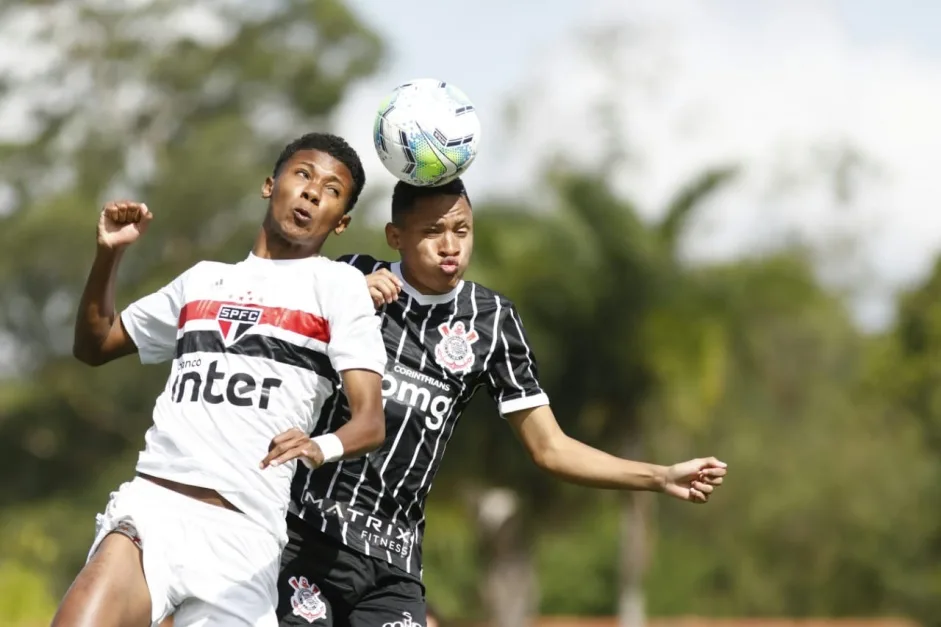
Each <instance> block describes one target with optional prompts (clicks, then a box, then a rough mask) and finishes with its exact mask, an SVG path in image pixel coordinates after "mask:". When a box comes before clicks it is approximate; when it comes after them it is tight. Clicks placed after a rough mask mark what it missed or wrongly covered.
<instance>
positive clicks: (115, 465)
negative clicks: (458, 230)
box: [0, 0, 941, 625]
mask: <svg viewBox="0 0 941 627" xmlns="http://www.w3.org/2000/svg"><path fill="white" fill-rule="evenodd" d="M197 4H199V5H201V6H202V5H205V7H207V8H210V9H212V10H214V11H217V12H219V14H220V15H221V16H223V18H224V20H223V21H224V25H225V26H224V28H222V29H221V30H220V31H219V32H217V33H214V34H209V35H205V36H199V37H197V36H194V35H191V34H187V33H185V32H183V33H179V32H177V31H175V30H174V29H173V28H171V27H170V25H172V23H173V20H174V19H175V18H174V16H175V15H176V13H175V12H176V11H177V10H178V8H179V4H178V3H176V2H171V1H169V0H153V1H151V2H144V3H121V4H109V3H102V2H94V1H92V0H82V1H76V2H72V3H68V4H57V3H34V2H28V1H26V0H11V1H10V2H7V3H5V4H4V5H3V6H2V7H0V22H2V21H4V20H6V21H12V20H16V19H21V18H22V16H23V15H26V12H28V11H30V10H34V9H35V8H36V7H35V6H34V5H40V8H41V9H42V10H43V11H44V15H45V20H44V21H43V22H42V24H41V26H38V27H37V28H39V29H40V31H39V33H38V37H39V38H40V39H41V40H43V41H46V42H48V46H49V47H50V54H53V55H55V58H56V59H57V60H58V62H56V63H52V64H50V66H49V69H48V71H44V72H40V73H37V74H31V75H29V76H28V77H20V78H19V79H12V78H11V79H9V80H6V81H5V82H3V83H2V84H0V98H3V97H4V94H7V93H13V92H14V91H17V90H19V91H20V92H22V91H23V90H27V91H29V92H30V93H35V94H42V95H43V97H42V98H39V99H37V101H36V102H37V107H38V109H37V115H38V117H39V119H40V120H41V129H40V132H38V133H37V134H36V136H35V137H34V138H33V139H31V140H30V141H28V142H26V143H8V144H5V145H0V191H2V192H3V194H0V196H2V197H3V198H5V199H8V200H9V202H8V203H7V206H6V207H5V209H4V210H3V211H2V212H0V347H2V355H3V360H2V361H3V362H5V366H4V367H3V368H2V376H0V435H2V437H0V472H2V476H3V477H4V481H3V482H2V483H0V616H2V617H3V619H2V621H0V622H3V624H9V625H31V624H41V623H43V622H44V621H47V620H48V618H49V617H50V616H51V613H52V612H53V611H54V609H55V606H56V604H57V600H58V598H60V596H61V594H62V593H63V592H64V590H65V588H66V587H67V586H68V584H69V582H70V581H71V579H72V577H73V576H74V575H75V573H76V572H77V570H78V569H79V568H80V566H81V564H82V563H83V560H84V558H85V553H86V551H87V547H88V543H89V542H90V540H91V536H92V531H93V526H94V514H95V513H96V512H97V511H99V510H100V509H101V508H102V507H103V505H104V503H105V500H106V498H107V495H108V492H109V491H110V490H112V489H114V488H115V487H116V486H117V485H118V484H119V483H120V482H121V481H122V480H124V479H126V478H128V477H129V476H130V474H131V473H132V470H133V464H134V461H135V458H136V452H137V450H138V449H139V447H140V446H141V443H142V436H143V433H144V431H145V429H146V428H147V426H148V425H149V423H150V410H151V407H152V403H153V399H154V396H155V393H156V392H157V391H158V390H159V389H160V388H161V386H162V385H163V382H164V377H165V369H164V368H163V367H141V366H137V365H133V366H128V365H127V364H126V363H119V364H111V365H108V366H106V367H103V368H100V369H89V368H85V367H82V366H80V365H79V364H78V363H77V362H75V361H74V360H73V359H72V358H71V356H70V354H69V348H70V341H71V328H72V321H73V316H74V311H75V306H76V303H77V299H78V296H79V293H80V290H81V286H82V283H83V280H84V276H85V273H86V270H87V268H88V265H89V262H90V260H91V255H92V253H93V244H92V242H93V240H92V232H93V225H94V222H95V219H96V214H97V211H98V207H99V206H100V204H101V203H102V201H103V200H104V199H106V198H110V197H114V196H116V195H121V196H133V197H135V198H140V199H143V200H145V201H146V202H147V203H148V204H149V206H150V207H151V208H152V209H153V211H154V213H155V215H156V220H155V222H154V224H153V226H152V228H151V230H150V232H149V233H148V236H147V237H146V238H145V240H143V241H142V242H141V243H140V244H139V245H137V246H135V248H134V249H133V251H132V252H131V254H129V255H128V256H127V260H126V263H125V265H124V266H123V268H122V276H121V285H120V289H119V300H120V304H121V305H123V304H126V303H128V302H129V301H130V300H132V299H133V298H135V297H137V296H139V295H142V294H144V293H146V292H149V291H151V290H154V289H155V288H157V287H159V286H161V285H163V284H164V283H165V282H167V281H168V280H169V279H170V278H172V277H173V276H174V275H176V274H177V273H179V272H181V271H182V270H184V269H185V268H187V267H189V266H190V265H192V264H193V263H195V262H196V261H197V260H200V259H203V258H213V259H221V260H236V259H239V258H240V257H242V256H244V255H245V254H246V252H247V250H248V249H249V247H250V245H251V242H252V238H253V236H254V233H255V230H256V229H257V228H258V224H259V220H260V217H261V215H262V213H263V211H264V206H263V204H262V202H261V201H260V199H259V198H258V191H259V188H260V185H261V183H262V181H263V179H264V177H265V176H266V174H267V173H268V171H269V169H270V168H271V166H272V164H273V162H274V159H275V157H276V155H277V152H278V151H279V150H280V148H281V147H282V145H283V144H284V143H286V142H287V141H289V140H290V139H291V138H293V137H294V136H296V135H298V134H300V133H301V132H305V131H308V130H313V129H329V119H330V118H329V116H330V114H331V112H333V111H334V109H335V108H336V107H337V106H338V104H339V103H340V102H341V101H342V100H343V99H344V97H345V96H346V94H347V93H348V91H349V90H350V89H351V87H353V86H355V84H356V83H357V81H359V80H361V79H363V78H364V77H367V76H369V75H371V74H372V73H373V72H375V71H377V69H378V68H379V67H380V65H381V61H382V59H383V55H384V54H385V52H384V47H383V44H382V42H381V41H380V40H379V38H378V37H377V35H376V34H375V33H373V32H371V31H370V30H369V29H368V28H367V27H365V26H364V25H363V24H362V23H361V22H360V21H359V19H358V18H357V17H356V15H354V14H353V13H352V12H351V11H350V10H349V8H348V7H346V6H345V5H344V4H343V2H342V1H341V0H312V1H304V2H301V1H299V0H294V1H289V0H282V1H279V2H268V3H265V4H264V7H262V6H261V5H256V4H254V3H252V4H246V3H240V2H210V1H208V0H206V1H203V2H199V3H197ZM42 5H47V6H42ZM142 33H147V34H149V35H150V36H147V37H142ZM174 33H176V34H174ZM369 123H370V121H369V120H363V124H369ZM747 167H748V164H747V163H742V164H716V165H715V168H714V169H709V170H707V171H704V172H702V173H700V174H698V175H696V176H694V177H692V178H691V180H690V181H689V182H688V184H686V185H683V186H681V187H680V188H679V189H677V190H676V193H675V194H674V196H673V199H672V200H671V201H670V202H669V203H668V204H667V205H666V206H665V207H661V208H652V209H656V211H652V212H651V211H647V210H646V209H651V208H644V209H645V210H644V211H641V208H638V207H637V206H636V205H635V203H634V202H632V200H631V199H630V198H629V197H625V196H624V195H623V194H621V193H618V192H617V191H615V189H614V185H613V181H611V180H610V177H609V176H608V175H607V174H605V173H604V172H602V173H600V174H599V173H597V172H589V171H585V170H582V169H579V168H577V167H574V166H565V165H560V162H558V161H554V160H549V159H547V160H546V163H545V168H544V175H543V183H544V185H543V186H542V187H541V190H540V194H539V196H538V200H533V201H531V202H528V201H522V200H518V199H506V198H498V197H486V196H485V197H483V198H477V197H476V195H475V196H474V198H475V211H476V220H477V223H476V238H477V240H476V256H475V262H474V266H473V268H472V271H471V273H470V276H469V278H471V279H474V280H479V281H481V282H484V283H485V284H487V285H488V286H491V287H493V288H495V289H498V290H499V291H501V292H503V293H505V294H507V295H508V296H509V297H510V298H512V299H513V300H514V301H515V302H516V303H517V305H518V307H519V310H520V312H521V313H522V316H523V319H524V320H525V322H526V325H527V328H528V330H529V333H530V336H531V339H532V343H533V346H534V347H535V349H536V351H537V355H538V356H539V360H540V372H541V376H542V379H543V382H544V384H545V387H546V388H547V390H548V392H549V394H550V397H551V398H552V400H553V407H554V408H555V410H556V413H557V415H558V416H559V418H560V421H561V422H562V424H563V426H564V428H565V429H566V431H567V432H569V433H570V434H572V435H574V436H576V437H578V438H581V439H584V440H585V441H587V442H589V443H592V444H594V445H597V446H600V447H602V448H604V449H606V450H609V451H612V452H614V453H619V454H624V455H630V456H634V457H640V458H644V459H649V460H658V461H662V462H667V461H674V460H680V459H685V458H688V457H691V456H700V455H711V454H715V455H717V456H719V457H721V458H722V459H723V460H725V461H726V462H728V463H729V465H730V467H731V469H732V470H733V474H732V477H731V479H730V481H729V482H728V484H727V486H726V487H725V488H723V490H722V492H721V493H720V494H719V495H718V496H717V498H716V499H715V500H714V502H712V503H710V504H709V505H708V506H707V507H690V506H685V505H684V504H680V503H674V502H669V501H667V500H665V499H659V498H649V495H639V496H635V497H631V496H630V495H618V494H614V493H605V492H593V491H588V490H584V489H578V488H573V487H570V486H565V485H562V484H560V483H558V482H555V481H552V480H551V479H549V478H548V477H545V476H543V475H541V474H540V473H539V472H538V471H537V470H536V469H535V468H534V467H533V466H532V465H531V464H530V462H529V461H528V459H527V458H526V456H525V454H524V453H523V451H522V449H521V448H520V447H519V445H518V444H517V443H516V441H515V440H514V438H513V436H512V434H511V432H510V430H509V429H508V428H507V427H506V425H504V424H503V423H502V420H501V419H500V418H499V416H498V415H497V413H496V411H495V409H494V408H493V406H492V403H491V402H490V400H489V399H487V398H484V397H483V396H481V397H479V398H478V399H477V400H475V402H474V403H473V405H472V406H471V408H470V410H469V411H468V412H467V414H466V415H465V417H464V418H463V423H464V424H462V425H461V426H460V427H459V428H458V430H457V433H456V436H455V438H454V440H453V442H452V443H451V445H450V447H449V454H448V456H447V458H446V460H445V462H444V467H443V469H442V472H441V475H440V476H439V477H438V478H437V480H436V484H435V490H434V491H433V493H432V495H433V496H432V499H431V503H430V505H429V514H428V533H427V538H426V541H425V555H426V568H425V578H426V583H427V585H428V594H429V598H430V599H431V600H432V602H433V603H434V604H435V605H436V606H438V607H439V609H440V610H441V611H442V613H443V614H444V615H445V616H446V617H451V618H461V619H480V618H485V617H486V616H487V615H488V613H489V614H496V613H499V611H500V603H501V602H500V597H499V594H498V593H499V592H500V591H495V590H494V589H493V586H492V585H489V584H490V583H492V582H501V581H505V579H501V576H502V575H505V574H506V573H522V576H521V577H520V578H519V579H518V580H516V581H517V584H518V586H517V587H512V586H511V587H510V588H509V589H507V590H504V591H503V593H504V594H506V595H510V596H516V597H526V598H528V599H529V600H530V601H529V602H531V604H532V606H533V607H535V608H538V611H539V612H540V613H543V614H569V615H585V616H588V615H611V614H614V613H617V612H619V611H620V612H621V613H622V615H624V616H629V615H630V614H631V612H634V611H637V610H638V607H640V609H641V611H643V609H644V604H640V605H639V604H638V603H639V602H638V599H639V598H640V599H644V598H645V599H646V603H645V606H646V612H647V613H649V614H650V615H654V616H667V615H688V614H695V615H701V616H759V617H760V616H795V617H806V616H863V615H883V614H893V615H906V616H911V617H914V618H917V619H918V620H920V621H921V622H923V623H924V624H925V625H941V619H939V616H941V566H939V565H941V516H939V515H938V511H939V503H941V461H939V460H941V264H939V265H938V266H937V267H936V268H935V271H934V273H933V274H932V275H931V276H930V277H929V278H928V279H927V280H926V281H925V282H924V284H923V285H919V286H915V287H913V288H912V289H910V290H909V291H908V292H907V293H904V294H902V295H901V297H900V298H899V301H898V316H897V320H896V322H895V323H894V324H893V326H891V327H890V328H888V329H887V330H885V331H880V332H878V333H863V332H862V331H861V330H860V329H859V328H857V326H855V325H854V323H853V321H852V319H851V316H850V315H849V311H848V308H847V304H846V303H845V301H844V299H843V295H842V294H840V293H836V292H834V291H833V290H832V289H828V288H826V287H825V286H824V285H823V284H822V283H821V282H820V281H819V280H818V278H817V273H816V272H815V269H814V266H813V262H814V258H815V255H816V254H817V251H812V250H810V249H808V248H806V247H804V246H802V245H801V244H800V243H796V244H794V245H792V246H788V247H785V248H779V249H777V250H773V251H768V252H765V253H763V254H756V255H753V256H750V257H745V258H740V259H737V260H735V261H728V262H722V263H709V264H705V263H699V264H692V263H689V262H687V261H685V260H684V258H683V256H682V255H681V244H682V242H683V241H684V235H685V233H686V232H687V229H688V228H689V224H690V221H691V220H692V219H694V218H695V216H696V215H697V214H698V213H699V212H701V211H703V210H704V209H703V207H704V205H706V204H707V203H708V202H713V201H714V200H715V199H718V200H719V201H721V196H722V192H723V189H724V187H725V186H726V185H727V184H728V183H729V182H730V181H732V180H734V178H735V177H736V176H737V173H738V172H739V171H740V170H741V169H742V168H747ZM838 174H839V173H837V174H835V176H837V175H838ZM840 180H842V179H840ZM837 182H838V181H835V183H834V184H836V183H837ZM472 192H473V190H472ZM387 201H388V199H387V198H385V197H384V196H382V195H381V194H379V193H377V192H375V191H373V192H367V195H366V196H365V197H364V200H363V205H364V206H366V207H369V206H377V207H380V208H381V209H380V211H384V210H385V209H384V208H385V206H386V204H387ZM756 210H759V209H756ZM362 211H366V210H365V209H364V210H362ZM651 214H656V215H658V216H661V217H660V218H658V219H655V220H651V219H649V218H647V217H644V216H649V215H651ZM353 251H355V252H369V253H372V254H374V255H377V256H382V257H388V255H389V251H387V250H386V248H385V245H384V239H383V236H382V233H381V225H377V224H374V223H373V222H370V221H369V220H368V219H365V218H364V219H360V220H358V221H357V222H356V223H355V227H354V228H353V229H351V231H349V232H348V233H347V234H344V235H343V236H342V237H340V238H336V239H334V240H333V241H331V242H330V244H329V250H328V252H329V253H330V254H340V253H344V252H353ZM495 495H496V496H499V497H501V498H508V499H509V501H508V502H510V503H511V504H512V507H511V508H510V510H509V513H508V514H507V519H506V520H504V521H501V522H499V524H496V525H495V526H494V525H489V526H488V524H489V523H487V522H486V521H485V520H484V518H485V517H484V516H483V515H482V507H484V506H485V503H486V499H487V498H490V497H494V496H495ZM501 569H502V570H501ZM514 569H518V570H514ZM501 573H502V575H501ZM627 620H628V619H625V621H627ZM625 624H626V623H625Z"/></svg>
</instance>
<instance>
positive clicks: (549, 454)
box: [529, 441, 564, 474]
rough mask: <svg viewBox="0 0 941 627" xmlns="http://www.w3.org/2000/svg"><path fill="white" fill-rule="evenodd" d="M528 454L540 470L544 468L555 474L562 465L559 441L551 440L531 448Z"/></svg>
mask: <svg viewBox="0 0 941 627" xmlns="http://www.w3.org/2000/svg"><path fill="white" fill-rule="evenodd" d="M529 455H530V457H531V458H532V460H533V463H534V464H536V466H537V467H538V468H539V469H540V470H544V471H545V472H548V473H549V474H556V473H558V471H559V468H561V466H562V459H563V457H564V451H563V446H562V444H561V442H554V441H553V442H546V443H543V444H541V445H540V446H538V447H535V448H533V449H532V450H530V452H529Z"/></svg>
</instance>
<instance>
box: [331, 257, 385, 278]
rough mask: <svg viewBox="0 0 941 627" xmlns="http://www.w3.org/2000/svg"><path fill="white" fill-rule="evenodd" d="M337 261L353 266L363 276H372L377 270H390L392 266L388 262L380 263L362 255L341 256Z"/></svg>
mask: <svg viewBox="0 0 941 627" xmlns="http://www.w3.org/2000/svg"><path fill="white" fill-rule="evenodd" d="M337 261H339V262H340V263H345V264H347V265H348V266H352V267H354V268H356V269H357V270H359V271H360V272H362V273H363V274H372V273H373V272H375V271H376V270H378V269H380V268H388V267H389V265H390V264H389V262H388V261H380V260H378V259H376V258H375V257H370V256H369V255H360V254H352V255H341V256H339V257H337Z"/></svg>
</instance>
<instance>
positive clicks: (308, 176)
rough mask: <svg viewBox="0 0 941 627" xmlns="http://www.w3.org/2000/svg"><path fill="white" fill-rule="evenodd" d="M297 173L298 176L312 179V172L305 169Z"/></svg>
mask: <svg viewBox="0 0 941 627" xmlns="http://www.w3.org/2000/svg"><path fill="white" fill-rule="evenodd" d="M295 174H297V175H298V176H300V177H302V178H305V179H307V180H308V181H309V180H310V173H309V172H308V171H307V170H303V169H301V170H297V171H296V172H295Z"/></svg>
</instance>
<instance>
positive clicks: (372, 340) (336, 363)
mask: <svg viewBox="0 0 941 627" xmlns="http://www.w3.org/2000/svg"><path fill="white" fill-rule="evenodd" d="M343 275H344V276H343V280H342V283H341V284H340V287H339V288H338V289H336V290H335V291H334V292H333V293H332V294H331V295H330V299H331V300H330V305H329V309H330V311H331V312H332V313H331V315H330V342H329V344H328V345H327V355H328V356H329V357H330V362H331V363H332V364H333V367H334V369H335V370H336V371H337V372H343V371H344V370H372V371H373V372H378V373H379V374H383V373H385V367H386V348H385V345H384V344H383V342H382V333H381V332H380V326H379V325H380V321H379V317H378V316H377V315H376V308H375V306H374V305H373V302H372V299H371V298H370V297H369V288H367V287H366V277H364V276H363V275H362V274H360V273H359V272H356V271H353V270H350V271H347V272H344V273H343Z"/></svg>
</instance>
